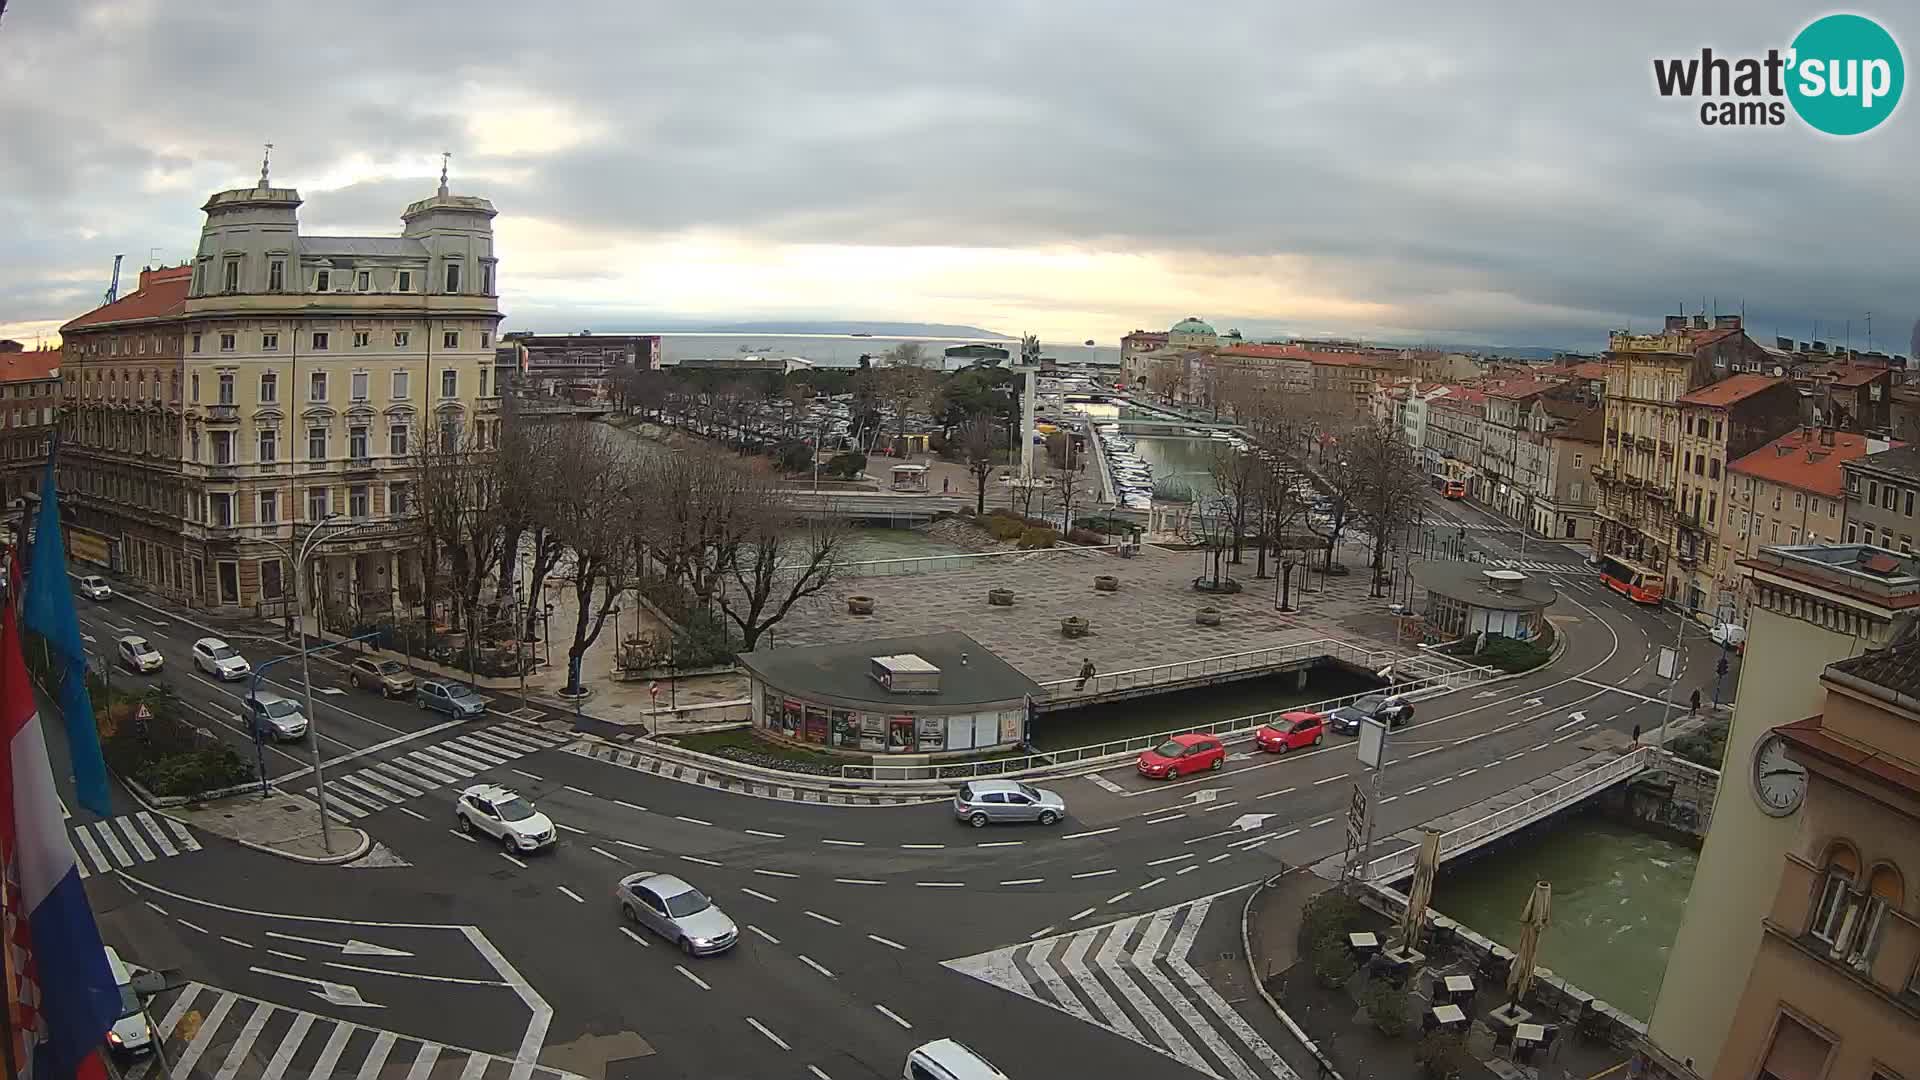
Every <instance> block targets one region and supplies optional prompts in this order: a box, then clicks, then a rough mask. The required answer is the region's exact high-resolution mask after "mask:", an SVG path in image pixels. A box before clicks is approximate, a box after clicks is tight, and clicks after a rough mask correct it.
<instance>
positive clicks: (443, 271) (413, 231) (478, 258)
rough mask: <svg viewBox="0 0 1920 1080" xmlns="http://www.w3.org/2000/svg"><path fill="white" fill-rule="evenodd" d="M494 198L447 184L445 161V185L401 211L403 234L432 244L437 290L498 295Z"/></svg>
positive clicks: (431, 289)
mask: <svg viewBox="0 0 1920 1080" xmlns="http://www.w3.org/2000/svg"><path fill="white" fill-rule="evenodd" d="M495 212H496V211H495V210H494V209H493V203H491V202H489V201H487V200H486V199H482V198H478V197H476V196H472V195H455V194H452V193H451V192H449V191H448V190H447V167H446V162H445V160H444V159H443V160H442V162H441V165H440V190H439V191H438V192H436V193H435V194H434V195H433V197H432V198H427V199H421V200H420V201H419V202H416V203H414V204H412V205H411V206H408V207H407V212H406V213H404V214H401V215H400V220H401V221H403V222H405V223H406V229H405V231H404V232H403V233H402V235H404V236H406V237H408V238H410V239H416V240H419V241H420V242H421V243H422V244H424V245H425V246H426V249H427V257H428V258H429V259H430V260H431V262H430V263H429V269H428V271H427V293H428V295H431V296H494V295H496V293H495V287H496V280H497V275H496V264H495V261H494V257H493V218H494V214H495Z"/></svg>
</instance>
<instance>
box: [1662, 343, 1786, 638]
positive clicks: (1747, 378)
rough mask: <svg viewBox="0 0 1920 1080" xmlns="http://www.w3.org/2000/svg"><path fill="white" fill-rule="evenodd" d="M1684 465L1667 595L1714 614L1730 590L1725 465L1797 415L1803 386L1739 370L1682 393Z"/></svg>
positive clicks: (1690, 608)
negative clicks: (1724, 552) (1724, 545)
mask: <svg viewBox="0 0 1920 1080" xmlns="http://www.w3.org/2000/svg"><path fill="white" fill-rule="evenodd" d="M1679 405H1680V472H1679V477H1678V484H1677V485H1676V489H1675V503H1674V507H1673V511H1674V534H1673V544H1672V547H1671V550H1672V553H1673V556H1672V561H1671V562H1670V563H1669V565H1668V566H1667V573H1666V576H1667V599H1669V600H1670V601H1672V602H1674V603H1676V604H1682V605H1684V606H1685V607H1686V609H1687V610H1688V611H1692V612H1695V613H1699V614H1712V613H1713V612H1714V611H1716V610H1718V606H1719V605H1718V603H1717V599H1716V598H1717V597H1719V596H1720V595H1721V594H1722V593H1727V592H1730V591H1732V585H1733V578H1734V575H1733V574H1732V573H1731V568H1730V567H1728V566H1727V565H1726V564H1724V563H1723V562H1722V561H1721V552H1720V543H1719V538H1720V523H1721V521H1722V509H1723V508H1724V507H1725V506H1726V504H1727V496H1726V467H1727V463H1728V462H1729V461H1732V460H1734V459H1736V458H1740V457H1744V456H1746V455H1747V454H1749V453H1752V452H1753V451H1754V450H1755V449H1757V448H1759V447H1760V446H1763V445H1765V444H1766V443H1768V442H1769V441H1771V440H1773V439H1774V438H1776V437H1778V436H1779V435H1781V434H1782V433H1784V432H1787V431H1791V430H1793V428H1794V426H1795V425H1796V424H1798V423H1799V417H1800V393H1799V391H1798V390H1796V389H1794V386H1793V384H1792V383H1791V382H1789V381H1788V380H1786V379H1780V378H1774V377H1772V376H1769V375H1756V374H1750V373H1741V374H1736V375H1729V376H1727V377H1726V378H1724V379H1721V380H1720V381H1718V382H1715V383H1712V384H1710V385H1707V386H1703V387H1701V388H1699V389H1698V390H1695V391H1693V392H1692V393H1688V394H1683V395H1681V397H1680V399H1679Z"/></svg>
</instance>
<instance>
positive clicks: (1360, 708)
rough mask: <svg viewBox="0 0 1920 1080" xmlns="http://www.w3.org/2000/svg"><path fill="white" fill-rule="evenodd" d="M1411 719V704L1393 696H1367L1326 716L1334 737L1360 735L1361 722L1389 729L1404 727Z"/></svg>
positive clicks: (1404, 699)
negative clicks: (1374, 723)
mask: <svg viewBox="0 0 1920 1080" xmlns="http://www.w3.org/2000/svg"><path fill="white" fill-rule="evenodd" d="M1412 719H1413V703H1412V702H1410V701H1408V700H1407V699H1406V698H1403V697H1399V696H1397V695H1394V694H1368V695H1367V696H1366V697H1363V698H1361V699H1360V700H1358V701H1356V702H1354V703H1353V704H1351V705H1342V706H1340V707H1339V708H1337V709H1335V710H1333V711H1332V712H1330V713H1328V714H1327V726H1328V727H1330V728H1332V729H1333V732H1334V734H1336V735H1358V734H1360V722H1361V721H1362V720H1378V721H1380V722H1381V723H1383V724H1385V725H1387V726H1388V727H1390V728H1397V727H1405V726H1406V725H1407V722H1408V721H1410V720H1412Z"/></svg>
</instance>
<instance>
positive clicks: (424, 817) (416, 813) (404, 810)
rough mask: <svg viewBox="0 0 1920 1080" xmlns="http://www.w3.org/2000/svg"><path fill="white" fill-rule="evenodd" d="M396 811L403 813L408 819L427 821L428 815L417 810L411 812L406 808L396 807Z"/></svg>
mask: <svg viewBox="0 0 1920 1080" xmlns="http://www.w3.org/2000/svg"><path fill="white" fill-rule="evenodd" d="M394 809H395V810H398V811H400V812H401V813H403V814H405V815H407V816H408V817H414V818H419V819H420V820H421V821H425V820H427V815H425V814H422V813H420V812H419V811H417V810H409V809H407V808H406V807H404V806H396V807H394Z"/></svg>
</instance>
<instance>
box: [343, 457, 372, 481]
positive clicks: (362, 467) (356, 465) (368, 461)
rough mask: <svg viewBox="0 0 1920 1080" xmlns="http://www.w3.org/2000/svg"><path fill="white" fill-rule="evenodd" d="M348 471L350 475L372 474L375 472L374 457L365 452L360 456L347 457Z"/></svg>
mask: <svg viewBox="0 0 1920 1080" xmlns="http://www.w3.org/2000/svg"><path fill="white" fill-rule="evenodd" d="M346 471H347V476H349V477H354V476H371V475H372V474H373V458H371V457H369V456H367V455H365V454H362V455H360V456H358V457H350V458H348V459H347V469H346Z"/></svg>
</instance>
